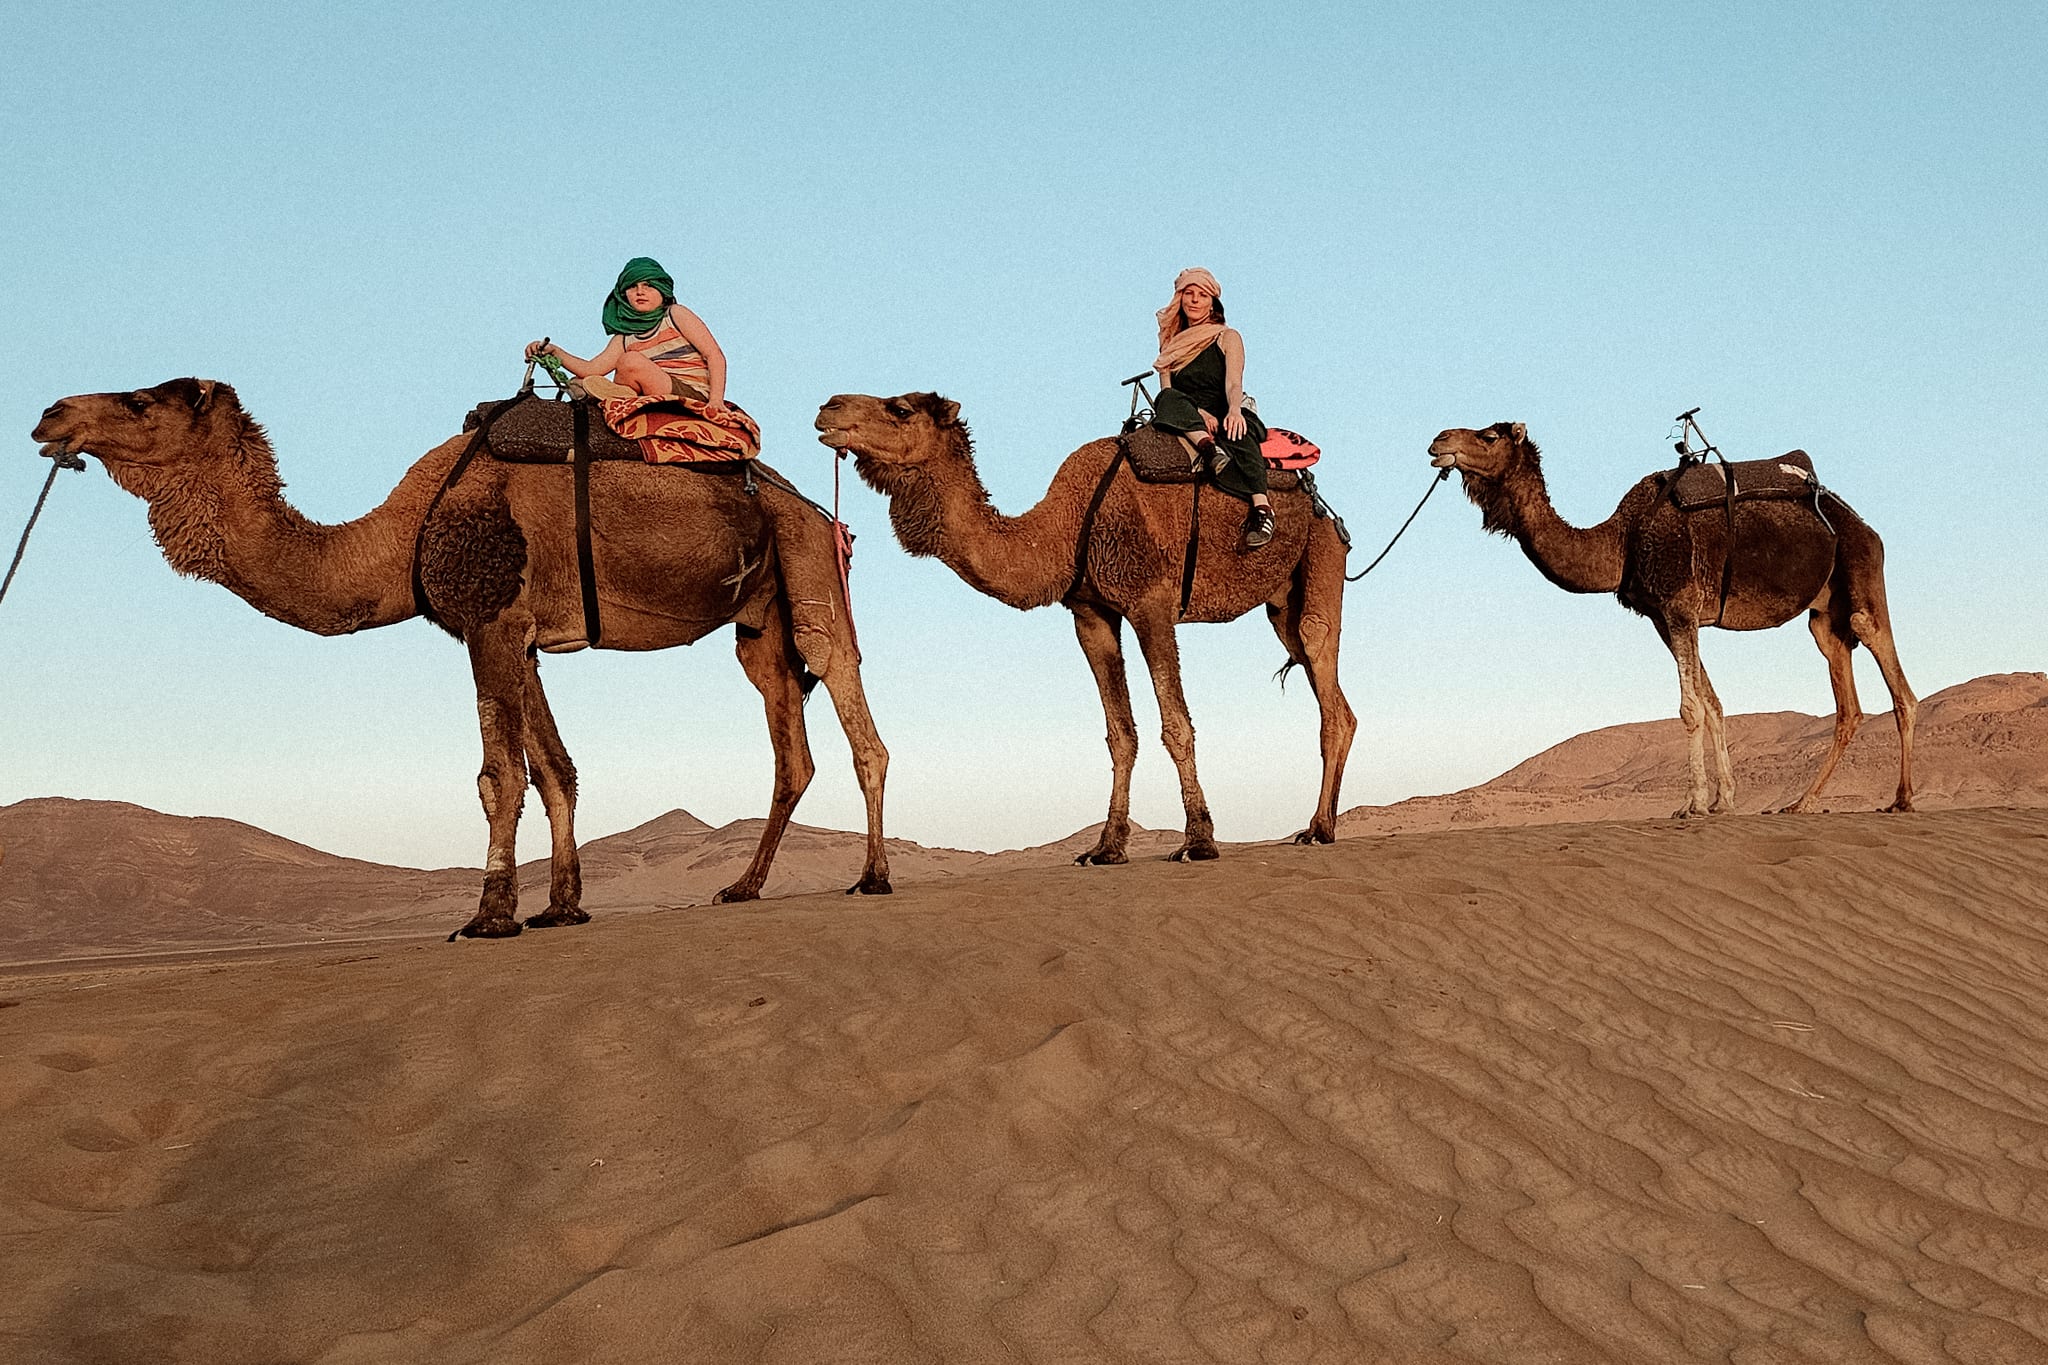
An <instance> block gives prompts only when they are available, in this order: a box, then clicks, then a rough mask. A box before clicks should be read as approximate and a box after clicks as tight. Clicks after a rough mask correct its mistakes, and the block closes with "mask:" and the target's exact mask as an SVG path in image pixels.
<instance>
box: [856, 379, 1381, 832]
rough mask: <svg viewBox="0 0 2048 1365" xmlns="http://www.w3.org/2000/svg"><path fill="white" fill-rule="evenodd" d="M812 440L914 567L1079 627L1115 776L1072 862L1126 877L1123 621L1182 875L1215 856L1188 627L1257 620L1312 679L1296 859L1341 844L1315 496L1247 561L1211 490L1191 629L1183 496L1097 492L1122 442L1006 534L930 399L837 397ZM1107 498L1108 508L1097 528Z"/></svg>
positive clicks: (1337, 712) (1330, 625)
mask: <svg viewBox="0 0 2048 1365" xmlns="http://www.w3.org/2000/svg"><path fill="white" fill-rule="evenodd" d="M816 425H817V427H818V432H819V436H818V439H819V440H821V441H823V442H824V443H825V444H826V445H828V446H831V447H832V448H833V449H835V450H840V451H846V452H851V453H852V455H853V456H854V468H855V470H856V471H857V472H858V473H859V474H860V477H861V479H862V480H863V481H865V482H866V483H867V484H868V486H869V487H871V488H873V489H874V490H875V491H876V492H878V493H882V494H884V495H885V496H886V497H888V499H889V520H890V524H891V525H892V526H893V527H894V529H895V531H896V538H897V539H898V540H899V541H900V542H902V545H903V548H904V549H905V550H907V551H909V552H910V553H911V554H913V555H919V556H936V557H937V558H938V559H940V560H941V561H943V562H944V563H945V564H946V565H947V566H948V567H949V568H951V569H952V570H953V571H954V572H955V573H957V574H959V575H960V576H961V577H962V578H964V579H966V580H967V583H968V584H969V586H971V587H973V588H976V589H978V590H979V591H981V592H984V593H987V594H988V595H989V596H991V597H993V598H995V599H996V600H997V601H999V602H1005V603H1008V604H1009V605H1010V606H1013V607H1017V608H1019V609H1020V610H1029V609H1031V608H1033V607H1044V606H1050V605H1052V604H1053V603H1055V602H1057V603H1059V604H1061V605H1062V606H1064V607H1066V608H1067V610H1068V611H1070V612H1072V613H1073V616H1074V633H1075V635H1076V636H1078V637H1079V639H1080V643H1081V651H1082V653H1084V654H1085V655H1087V658H1088V666H1089V668H1090V669H1091V670H1093V672H1094V674H1095V685H1096V687H1097V689H1098V690H1100V692H1101V694H1102V709H1103V713H1104V715H1105V717H1106V718H1107V720H1108V727H1109V754H1110V770H1111V782H1110V796H1109V815H1108V817H1107V819H1106V820H1105V821H1104V822H1103V826H1102V836H1101V838H1100V839H1098V840H1097V841H1096V844H1095V847H1093V848H1091V849H1089V850H1088V851H1087V852H1086V853H1083V854H1082V855H1081V856H1080V857H1078V858H1076V859H1075V862H1077V863H1083V864H1089V863H1092V864H1107V863H1122V862H1124V861H1126V852H1125V850H1126V847H1127V845H1128V843H1129V839H1130V829H1131V819H1130V797H1131V769H1132V768H1133V767H1134V766H1135V764H1136V762H1137V756H1138V736H1137V725H1136V723H1135V721H1134V720H1133V719H1132V715H1131V697H1130V691H1129V686H1128V683H1127V681H1126V677H1125V669H1124V656H1123V645H1122V638H1121V636H1122V623H1123V622H1124V621H1129V622H1130V623H1131V626H1132V628H1133V629H1134V630H1135V631H1136V633H1137V637H1138V645H1139V647H1140V648H1141V649H1142V650H1143V651H1144V654H1145V662H1146V664H1147V665H1148V666H1149V668H1150V669H1151V672H1152V687H1153V690H1154V692H1155V693H1156V694H1157V696H1158V699H1159V716H1160V723H1161V739H1162V740H1163V741H1164V742H1165V745H1166V750H1167V752H1168V753H1169V754H1171V755H1172V756H1173V762H1174V766H1175V767H1176V768H1177V769H1178V770H1179V774H1180V788H1181V801H1182V804H1183V806H1184V807H1185V808H1186V817H1187V818H1186V831H1185V837H1184V840H1183V842H1182V844H1181V846H1180V847H1179V848H1178V849H1176V850H1175V851H1174V852H1173V853H1172V854H1171V855H1170V856H1171V858H1172V859H1173V860H1174V861H1176V862H1187V861H1195V860H1206V859H1210V858H1214V857H1216V856H1217V852H1218V850H1217V848H1216V838H1215V824H1214V821H1213V820H1212V819H1211V818H1210V814H1209V803H1208V800H1207V798H1206V797H1204V796H1203V795H1202V784H1201V782H1200V780H1199V779H1198V778H1197V776H1196V774H1195V729H1194V724H1193V722H1192V721H1190V719H1189V717H1188V706H1187V700H1186V698H1185V697H1184V696H1183V694H1182V691H1181V680H1180V647H1179V643H1178V641H1177V640H1176V638H1175V635H1174V627H1175V625H1176V623H1177V622H1179V621H1181V620H1188V621H1211V622H1213V621H1232V620H1235V619H1237V618H1238V617H1239V616H1242V615H1243V614H1244V613H1246V612H1247V611H1250V610H1251V609H1252V608H1253V607H1255V606H1259V605H1261V604H1263V605H1264V606H1265V608H1266V617H1267V619H1268V620H1269V621H1270V622H1271V623H1272V626H1273V630H1274V632H1275V633H1276V634H1277V635H1278V636H1279V637H1280V643H1281V646H1282V647H1283V648H1284V649H1285V650H1286V651H1287V664H1286V665H1285V667H1283V669H1282V670H1281V671H1282V672H1283V674H1284V673H1285V671H1286V669H1287V668H1292V667H1294V666H1296V665H1299V666H1301V667H1302V668H1303V669H1304V670H1306V672H1307V675H1308V680H1309V685H1310V686H1311V687H1312V688H1313V689H1314V691H1315V695H1316V702H1317V705H1318V707H1319V708H1320V710H1321V712H1322V752H1323V781H1322V791H1321V794H1320V796H1319V797H1318V799H1317V803H1316V811H1315V815H1314V817H1313V818H1312V819H1311V820H1310V822H1309V825H1308V828H1307V829H1305V830H1303V831H1301V832H1300V833H1299V834H1297V835H1295V836H1294V842H1296V843H1303V844H1305V843H1322V844H1327V843H1330V842H1332V841H1334V840H1335V839H1336V837H1337V790H1338V787H1339V785H1340V784H1341V782H1342V781H1343V777H1344V760H1345V757H1346V756H1347V755H1348V754H1349V753H1350V750H1351V737H1352V735H1353V733H1354V732H1355V731H1356V730H1357V721H1356V719H1355V718H1354V717H1353V716H1352V713H1351V707H1350V706H1349V705H1348V704H1347V703H1346V702H1345V700H1344V693H1343V691H1342V690H1341V689H1340V688H1339V687H1338V685H1337V640H1338V633H1339V629H1340V625H1341V621H1342V616H1343V607H1344V544H1343V542H1342V541H1341V540H1340V539H1339V538H1338V535H1337V532H1336V528H1335V525H1334V523H1332V522H1330V521H1328V520H1323V519H1319V518H1317V517H1315V516H1314V515H1313V514H1312V511H1311V507H1310V501H1309V498H1308V496H1307V495H1306V494H1304V493H1302V492H1300V491H1298V490H1293V491H1287V492H1277V491H1276V492H1275V493H1274V495H1273V505H1274V511H1275V515H1276V519H1277V522H1278V529H1277V532H1276V534H1275V535H1274V538H1273V540H1272V543H1270V544H1268V545H1266V546H1264V547H1262V548H1260V549H1258V550H1250V551H1248V550H1245V549H1244V548H1243V547H1242V546H1241V545H1240V543H1239V517H1238V515H1236V508H1235V504H1233V503H1232V502H1230V500H1229V499H1228V498H1227V497H1224V496H1222V495H1219V494H1217V493H1216V491H1215V490H1214V489H1206V490H1204V492H1203V495H1202V501H1203V504H1204V507H1205V509H1206V510H1205V512H1204V513H1203V514H1202V515H1201V516H1200V517H1199V522H1200V541H1199V550H1198V553H1197V556H1196V562H1195V573H1194V579H1193V583H1192V589H1191V592H1190V593H1189V596H1188V600H1187V610H1186V612H1185V614H1183V613H1182V611H1181V599H1182V574H1183V569H1184V563H1185V555H1186V547H1187V544H1188V539H1189V529H1190V518H1191V508H1192V496H1193V495H1192V492H1191V488H1190V486H1189V485H1187V484H1155V483H1142V482H1140V481H1138V480H1137V478H1136V477H1135V476H1133V475H1132V473H1131V471H1130V469H1129V467H1128V465H1125V466H1124V467H1122V468H1120V469H1118V470H1117V472H1116V474H1115V477H1114V479H1113V480H1112V481H1111V482H1110V483H1109V484H1108V485H1107V486H1106V488H1105V487H1104V486H1103V477H1104V475H1105V473H1106V472H1107V471H1108V470H1109V469H1110V466H1111V462H1112V461H1113V460H1115V459H1116V458H1117V454H1118V446H1117V442H1116V440H1115V439H1113V438H1112V439H1107V440H1099V441H1091V442H1090V443H1088V444H1087V445H1085V446H1082V447H1081V448H1080V449H1079V450H1076V451H1075V452H1074V453H1073V454H1071V455H1069V456H1068V457H1067V458H1066V460H1065V462H1064V463H1062V464H1061V465H1060V468H1059V471H1058V472H1057V473H1056V474H1054V475H1053V480H1052V486H1051V487H1050V488H1049V489H1048V490H1047V491H1046V494H1045V497H1044V498H1043V499H1042V500H1040V502H1039V504H1038V505H1037V506H1036V507H1034V508H1032V509H1031V510H1030V511H1028V512H1025V513H1024V514H1023V515H1021V516H1016V517H1008V516H1004V515H1003V514H1002V513H1000V512H998V511H996V509H995V508H994V507H993V506H991V505H990V503H989V497H988V491H987V489H985V488H984V487H983V486H982V483H981V478H980V476H979V474H977V473H976V471H975V465H974V443H973V439H972V437H971V436H970V435H969V434H968V430H967V426H966V424H965V423H963V422H962V421H961V420H960V405H959V404H957V403H954V402H951V401H949V400H947V399H945V398H941V397H939V396H938V395H937V394H932V393H908V394H903V395H901V396H900V397H896V398H874V397H869V396H867V395H864V394H839V395H838V396H836V397H834V398H833V399H832V400H831V401H829V402H827V403H826V404H825V405H824V406H823V407H821V408H820V409H819V410H818V418H817V423H816ZM1098 490H1101V496H1100V503H1099V506H1095V507H1093V509H1092V511H1091V503H1093V502H1094V501H1095V500H1096V498H1097V495H1098ZM1226 509H1228V510H1226ZM1084 535H1085V543H1084V541H1083V537H1084Z"/></svg>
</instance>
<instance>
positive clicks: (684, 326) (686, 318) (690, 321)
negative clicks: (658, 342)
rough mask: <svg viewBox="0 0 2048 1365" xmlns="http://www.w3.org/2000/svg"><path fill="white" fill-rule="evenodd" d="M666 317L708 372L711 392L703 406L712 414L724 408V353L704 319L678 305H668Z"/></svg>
mask: <svg viewBox="0 0 2048 1365" xmlns="http://www.w3.org/2000/svg"><path fill="white" fill-rule="evenodd" d="M668 316H669V321H671V322H673V323H675V325H676V330H677V331H678V332H681V333H682V334H683V340H685V341H687V342H689V343H690V344H691V345H692V346H695V347H696V348H697V353H698V354H699V355H701V356H703V357H704V366H705V368H706V369H708V370H709V371H710V374H709V375H708V376H706V378H707V379H708V381H709V387H710V390H711V396H710V397H709V398H708V399H707V400H706V403H705V405H706V406H707V407H709V408H710V409H711V410H712V411H713V412H717V411H719V410H720V409H722V408H724V407H725V352H724V351H722V350H720V349H719V346H718V339H717V338H716V337H714V336H712V335H711V329H710V328H709V327H706V326H705V325H704V319H702V318H700V317H698V316H697V315H696V314H695V313H693V312H691V311H690V310H689V309H687V308H685V307H683V305H681V304H680V303H673V304H670V305H669V310H668Z"/></svg>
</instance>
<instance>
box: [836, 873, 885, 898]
mask: <svg viewBox="0 0 2048 1365" xmlns="http://www.w3.org/2000/svg"><path fill="white" fill-rule="evenodd" d="M846 894H847V895H849V896H854V895H860V896H892V895H894V894H896V888H895V887H893V886H891V885H889V879H888V878H887V877H862V878H861V879H860V880H859V881H857V882H855V883H854V884H853V885H852V886H849V887H847V888H846Z"/></svg>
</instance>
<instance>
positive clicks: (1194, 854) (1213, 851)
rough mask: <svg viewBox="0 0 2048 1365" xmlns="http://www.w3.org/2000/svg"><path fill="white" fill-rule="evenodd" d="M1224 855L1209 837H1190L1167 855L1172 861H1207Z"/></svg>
mask: <svg viewBox="0 0 2048 1365" xmlns="http://www.w3.org/2000/svg"><path fill="white" fill-rule="evenodd" d="M1222 856H1223V852H1222V850H1221V849H1219V848H1217V847H1216V845H1215V843H1214V842H1213V841H1212V840H1209V839H1190V840H1188V841H1187V842H1186V843H1184V844H1182V845H1181V846H1180V847H1179V848H1177V849H1175V850H1174V851H1173V852H1171V853H1169V854H1167V855H1166V861H1168V862H1170V863H1207V862H1214V861H1215V860H1216V859H1218V858H1220V857H1222Z"/></svg>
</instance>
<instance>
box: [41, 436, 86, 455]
mask: <svg viewBox="0 0 2048 1365" xmlns="http://www.w3.org/2000/svg"><path fill="white" fill-rule="evenodd" d="M77 453H78V452H77V451H75V450H73V449H72V448H71V438H70V437H68V436H59V437H58V438H57V439H56V440H54V441H45V442H43V444H42V446H41V447H40V448H38V449H37V451H36V454H38V455H42V456H45V457H47V458H49V459H52V460H63V459H69V458H70V457H71V456H73V455H75V454H77Z"/></svg>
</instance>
